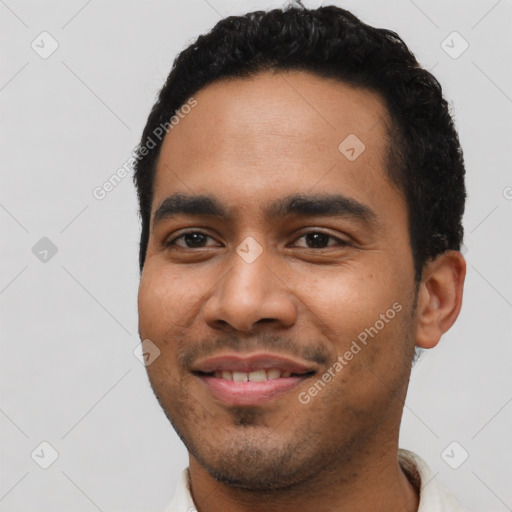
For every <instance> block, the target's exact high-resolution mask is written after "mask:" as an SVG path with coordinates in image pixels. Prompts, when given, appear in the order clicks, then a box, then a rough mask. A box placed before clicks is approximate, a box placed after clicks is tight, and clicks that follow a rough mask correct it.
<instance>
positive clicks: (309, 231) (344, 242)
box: [164, 228, 351, 251]
mask: <svg viewBox="0 0 512 512" xmlns="http://www.w3.org/2000/svg"><path fill="white" fill-rule="evenodd" d="M304 229H306V231H303V232H302V233H301V234H298V235H297V236H296V237H295V238H294V239H293V242H292V243H296V242H297V241H298V240H300V239H301V238H303V237H305V236H306V235H309V234H312V233H321V234H323V235H325V236H327V237H328V238H331V239H333V240H335V241H336V244H333V245H327V246H326V247H321V248H314V247H300V248H301V249H307V250H314V251H320V250H322V249H328V248H330V247H335V246H336V245H338V246H339V245H341V246H350V245H351V243H350V242H349V241H347V240H344V239H343V238H339V237H337V236H334V235H333V234H331V233H327V232H325V231H323V230H322V229H321V228H304ZM191 233H199V234H202V235H205V236H206V237H207V238H211V239H212V240H216V239H215V237H214V236H212V235H210V234H209V233H206V232H205V231H202V230H201V228H189V229H188V230H186V231H182V232H181V233H180V234H179V235H176V236H174V234H173V235H172V238H171V239H167V240H165V241H164V247H170V246H175V247H181V248H183V249H206V248H207V247H208V246H206V247H196V248H193V247H184V246H181V245H177V244H176V241H177V240H179V239H181V238H183V237H184V236H185V235H188V234H191Z"/></svg>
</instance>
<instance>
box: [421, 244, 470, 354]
mask: <svg viewBox="0 0 512 512" xmlns="http://www.w3.org/2000/svg"><path fill="white" fill-rule="evenodd" d="M465 276H466V261H465V260H464V257H463V256H462V254H461V253H460V252H458V251H452V250H450V251H446V252H444V253H443V254H440V255H439V256H437V257H436V258H435V259H434V260H432V261H430V262H428V263H427V264H425V267H424V270H423V277H422V281H421V283H420V288H419V292H418V293H419V297H418V307H417V325H416V345H417V346H418V347H421V348H433V347H435V346H436V345H437V344H438V343H439V340H440V339H441V336H442V335H443V334H444V333H445V332H446V331H448V329H450V327H451V326H452V325H453V324H454V322H455V320H456V319H457V317H458V316H459V312H460V308H461V306H462V294H463V287H464V278H465Z"/></svg>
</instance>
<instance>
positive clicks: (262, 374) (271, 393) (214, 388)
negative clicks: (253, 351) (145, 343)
mask: <svg viewBox="0 0 512 512" xmlns="http://www.w3.org/2000/svg"><path fill="white" fill-rule="evenodd" d="M316 373H317V369H316V368H311V367H309V366H308V365H307V364H306V363H304V362H302V361H295V360H292V359H288V358H285V357H282V356H276V355H275V354H257V355H252V356H248V357H244V356H243V355H241V354H229V355H224V356H220V357H215V358H210V359H208V360H206V361H202V362H200V363H198V364H197V365H196V367H195V369H193V370H192V374H193V375H195V376H196V377H198V378H199V380H200V381H201V382H202V384H203V385H204V386H205V387H206V389H207V390H208V391H209V393H210V394H211V395H212V396H213V397H214V398H215V399H216V400H218V401H220V402H222V403H223V404H224V405H230V406H244V405H245V406H249V405H259V404H263V403H266V402H270V401H273V400H276V399H277V398H279V397H281V396H283V395H284V394H286V393H290V392H292V391H293V390H294V389H295V388H297V387H298V386H300V385H301V384H302V383H303V382H304V381H305V380H307V379H309V378H311V377H312V376H313V375H315V374H316Z"/></svg>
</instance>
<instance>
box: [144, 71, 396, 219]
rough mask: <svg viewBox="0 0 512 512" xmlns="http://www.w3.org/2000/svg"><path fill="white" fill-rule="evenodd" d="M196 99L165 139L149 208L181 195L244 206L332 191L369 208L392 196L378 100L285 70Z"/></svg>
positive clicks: (219, 86) (221, 84) (217, 87)
mask: <svg viewBox="0 0 512 512" xmlns="http://www.w3.org/2000/svg"><path fill="white" fill-rule="evenodd" d="M194 97H195V99H196V100H197V105H196V106H195V107H193V108H192V109H191V110H190V112H189V113H188V114H186V115H185V116H184V117H183V118H182V119H180V122H179V123H178V124H177V125H175V126H174V127H173V128H172V129H171V131H170V132H169V133H168V134H167V135H166V137H165V139H164V142H163V145H162V148H161V153H160V158H159V161H158V165H157V173H156V177H155V183H154V200H153V211H154V210H155V208H157V207H158V205H159V204H161V202H162V201H163V200H165V198H166V197H167V196H169V195H170V194H172V193H175V192H182V193H186V194H205V193H208V194H214V195H216V196H217V197H219V199H221V200H223V201H224V202H225V203H226V204H233V203H238V204H239V205H240V206H243V207H247V206H248V205H247V202H249V203H250V204H251V205H254V204H255V203H257V202H260V201H263V199H265V200H268V199H269V198H270V196H273V195H274V196H276V197H283V196H284V195H286V194H287V193H290V192H294V193H305V192H310V191H314V192H318V193H322V192H324V193H325V192H332V191H333V189H337V191H338V192H342V193H343V194H345V195H349V196H351V197H353V198H354V199H356V200H360V201H361V202H367V199H368V197H369V196H372V195H375V194H377V195H379V194H380V195H382V192H383V187H388V188H389V189H391V186H390V185H389V183H388V181H387V178H386V175H385V173H384V168H385V165H386V157H385V155H386V150H387V145H388V143H389V141H388V130H387V126H388V115H387V110H386V107H385V106H384V103H383V101H382V99H381V98H380V96H379V95H378V94H376V93H373V92H371V91H367V90H364V89H361V88H357V87H353V86H350V85H347V84H345V83H342V82H340V81H338V80H334V79H325V78H321V77H318V76H316V75H313V74H311V73H305V72H299V71H291V72H281V71H279V72H264V73H260V74H258V75H256V76H253V77H250V78H243V79H229V80H221V81H218V82H214V83H213V84H211V85H209V86H207V87H205V88H204V89H201V90H200V91H199V92H198V93H197V94H195V95H194ZM389 192H391V190H390V191H389ZM395 193H396V191H395Z"/></svg>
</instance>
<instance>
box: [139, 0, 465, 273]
mask: <svg viewBox="0 0 512 512" xmlns="http://www.w3.org/2000/svg"><path fill="white" fill-rule="evenodd" d="M299 5H300V7H296V6H293V5H288V6H287V7H285V8H284V9H273V10H270V11H256V12H251V13H247V14H245V15H243V16H230V17H227V18H225V19H222V20H221V21H219V22H218V23H217V24H216V25H215V26H214V27H213V29H211V30H210V31H209V32H208V33H206V34H203V35H201V36H199V37H198V38H197V40H196V41H195V42H194V43H193V44H191V45H190V46H189V47H188V48H186V49H185V50H183V51H182V52H181V53H180V54H179V55H178V56H177V57H176V58H175V60H174V63H173V66H172V69H171V72H170V74H169V76H168V78H167V80H166V82H165V84H164V86H163V88H162V89H161V91H160V93H159V95H158V99H157V101H156V103H155V104H154V106H153V108H152V110H151V112H150V115H149V117H148V120H147V124H146V127H145V128H144V131H143V134H142V138H141V142H140V144H139V146H138V147H137V148H136V150H135V157H136V163H135V173H134V183H135V186H136V188H137V194H138V200H139V215H140V217H141V221H142V231H141V240H140V252H139V265H140V271H141V272H142V269H143V266H144V261H145V257H146V250H147V244H148V239H149V230H150V213H151V203H152V197H153V183H154V179H155V172H156V164H157V161H158V156H159V152H160V148H161V146H162V142H163V137H162V138H161V139H159V140H158V141H156V143H155V144H156V147H154V148H153V149H152V150H151V151H149V152H148V151H147V149H146V148H145V142H146V141H147V140H148V138H150V137H151V134H152V133H155V130H157V129H158V127H159V126H164V125H165V123H167V125H168V124H169V123H168V122H169V119H170V118H172V116H173V115H175V114H176V112H177V111H178V110H179V109H180V107H181V106H183V105H184V103H185V102H186V101H187V99H189V98H190V97H191V96H192V95H193V94H194V93H196V92H197V91H199V90H200V89H202V88H204V87H205V86H206V85H208V84H211V83H212V82H214V81H216V80H220V79H222V78H245V77H249V76H254V75H256V74H258V73H259V72H262V71H267V70H275V71H280V70H283V71H285V70H298V71H305V72H310V73H314V74H316V75H317V76H319V77H324V78H334V79H337V80H339V81H341V82H343V83H346V84H350V85H353V86H356V87H361V88H364V89H366V90H369V91H372V92H375V93H378V94H379V95H380V97H381V98H382V100H383V101H384V104H385V106H386V107H387V111H388V114H389V119H390V123H388V124H389V126H388V131H389V135H390V140H391V142H390V143H389V144H388V154H387V158H386V160H387V162H386V165H385V172H386V174H387V177H388V179H389V180H390V182H391V183H392V184H393V185H394V186H396V187H397V188H398V189H399V190H400V191H401V192H402V193H403V195H404V197H405V199H406V202H407V207H408V220H409V238H410V245H411V249H412V255H413V260H414V268H415V279H416V282H419V280H420V279H421V275H422V269H423V266H424V264H425V263H426V262H427V261H428V260H430V259H432V258H434V257H435V256H437V255H439V254H441V253H443V252H444V251H446V250H450V249H454V250H460V244H461V243H462V239H463V227H462V216H463V214H464V205H465V200H466V189H465V184H464V174H465V170H464V159H463V154H462V149H461V147H460V143H459V139H458V135H457V132H456V130H455V126H454V122H453V120H452V117H451V115H450V112H449V108H448V103H447V101H446V100H445V99H444V97H443V94H442V88H441V85H440V84H439V82H438V81H437V80H436V78H435V77H434V76H433V75H432V74H431V73H429V72H428V71H427V70H425V69H423V68H422V67H421V66H420V65H419V63H418V62H417V60H416V58H415V56H414V55H413V54H412V52H411V51H410V50H409V49H408V47H407V46H406V44H405V43H404V41H403V40H402V39H401V38H400V37H399V36H398V35H397V34H396V33H395V32H393V31H391V30H386V29H382V28H375V27H372V26H370V25H367V24H365V23H363V22H362V21H361V20H359V19H358V18H357V17H356V16H354V15H353V14H352V13H350V12H349V11H347V10H344V9H341V8H339V7H336V6H325V7H320V8H318V9H306V8H304V7H302V5H301V4H300V3H299Z"/></svg>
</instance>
